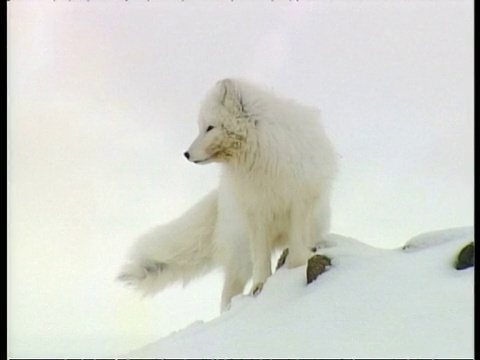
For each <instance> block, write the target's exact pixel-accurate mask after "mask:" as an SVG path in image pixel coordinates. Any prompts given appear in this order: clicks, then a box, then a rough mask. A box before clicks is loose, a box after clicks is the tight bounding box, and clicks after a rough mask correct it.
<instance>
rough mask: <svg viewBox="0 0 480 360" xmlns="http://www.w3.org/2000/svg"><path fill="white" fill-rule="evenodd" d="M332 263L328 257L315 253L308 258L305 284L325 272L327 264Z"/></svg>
mask: <svg viewBox="0 0 480 360" xmlns="http://www.w3.org/2000/svg"><path fill="white" fill-rule="evenodd" d="M330 265H332V261H331V260H330V258H328V257H326V256H325V255H321V254H317V255H314V256H312V257H311V258H310V259H308V263H307V284H310V283H311V282H312V281H315V280H316V278H317V277H318V276H319V275H320V274H322V273H323V272H325V270H326V269H327V266H330Z"/></svg>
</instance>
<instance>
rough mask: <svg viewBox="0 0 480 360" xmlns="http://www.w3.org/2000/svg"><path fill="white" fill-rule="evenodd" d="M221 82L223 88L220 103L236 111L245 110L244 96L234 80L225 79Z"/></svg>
mask: <svg viewBox="0 0 480 360" xmlns="http://www.w3.org/2000/svg"><path fill="white" fill-rule="evenodd" d="M219 84H220V86H221V89H222V91H221V96H220V99H221V100H220V103H221V104H222V105H223V106H225V107H226V108H227V109H229V110H231V111H233V112H235V113H238V112H244V107H243V102H242V96H241V94H240V92H239V89H238V88H237V87H236V86H235V82H234V80H232V79H223V80H221V81H219Z"/></svg>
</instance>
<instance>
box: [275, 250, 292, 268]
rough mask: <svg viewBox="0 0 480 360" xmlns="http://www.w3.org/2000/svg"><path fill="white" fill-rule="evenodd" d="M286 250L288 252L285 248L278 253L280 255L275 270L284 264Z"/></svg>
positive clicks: (286, 254)
mask: <svg viewBox="0 0 480 360" xmlns="http://www.w3.org/2000/svg"><path fill="white" fill-rule="evenodd" d="M288 252H289V250H288V248H286V249H285V250H283V252H282V255H280V257H279V258H278V261H277V267H276V269H275V270H278V269H280V268H281V267H282V266H283V265H285V261H286V260H287V256H288Z"/></svg>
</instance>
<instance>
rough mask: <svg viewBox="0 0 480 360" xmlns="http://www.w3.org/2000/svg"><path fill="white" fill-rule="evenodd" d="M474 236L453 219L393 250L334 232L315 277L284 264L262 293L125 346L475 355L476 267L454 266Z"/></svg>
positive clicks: (218, 354) (216, 352) (197, 353)
mask: <svg viewBox="0 0 480 360" xmlns="http://www.w3.org/2000/svg"><path fill="white" fill-rule="evenodd" d="M473 237H474V229H473V227H463V228H453V229H447V230H442V231H435V232H429V233H425V234H422V235H419V236H416V237H414V238H412V239H411V240H410V241H408V242H407V243H406V245H407V246H406V249H404V248H403V247H402V248H397V249H388V250H387V249H378V248H374V247H371V246H369V245H366V244H364V243H362V242H360V241H358V240H355V239H352V238H347V237H344V236H340V235H333V234H332V235H330V236H329V238H328V240H327V247H324V248H323V249H321V250H319V253H322V254H324V255H327V256H329V257H330V258H331V259H332V266H331V267H330V268H329V269H328V270H327V271H326V272H325V273H323V274H321V275H320V276H319V277H318V278H317V280H316V281H315V282H313V283H312V284H310V285H308V286H306V284H305V267H303V268H297V269H283V268H282V269H280V270H279V271H277V272H276V273H275V274H274V275H273V276H272V277H271V278H270V279H269V280H268V282H267V283H266V284H265V287H264V289H263V291H262V293H261V294H260V295H259V296H257V297H251V296H249V295H241V296H238V297H236V298H235V299H234V300H233V302H232V306H231V308H230V310H228V311H227V312H225V313H223V314H222V315H221V316H219V317H218V318H216V319H214V320H212V321H210V322H206V323H204V322H201V321H198V322H195V323H193V324H192V325H190V326H189V327H187V328H186V329H184V330H181V331H178V332H175V333H173V334H171V335H169V336H168V337H165V338H163V339H160V340H159V341H158V342H155V343H153V344H150V345H148V346H145V347H143V348H140V349H137V350H134V351H132V352H131V353H129V354H128V355H127V356H128V357H163V358H165V357H167V358H174V357H175V358H176V357H186V358H190V357H195V358H224V357H236V358H251V357H255V358H276V357H282V358H287V357H288V358H306V357H311V358H339V357H343V358H345V357H348V358H361V357H369V358H375V357H384V358H398V357H401V358H406V357H407V358H412V357H417V358H418V357H425V358H439V357H442V358H445V357H449V358H459V357H462V358H473V354H474V346H473V344H474V341H473V340H474V339H473V336H474V335H473V328H474V327H473V321H474V320H473V319H474V296H473V295H474V270H473V268H472V267H471V268H468V269H466V270H462V271H458V270H455V269H454V260H455V256H456V255H457V254H458V252H459V251H460V250H461V248H462V247H463V246H465V245H466V244H467V243H469V242H471V241H473ZM412 249H416V251H412ZM176 311H178V312H181V311H182V310H181V309H176ZM171 316H172V317H173V318H174V317H175V314H174V313H172V314H171Z"/></svg>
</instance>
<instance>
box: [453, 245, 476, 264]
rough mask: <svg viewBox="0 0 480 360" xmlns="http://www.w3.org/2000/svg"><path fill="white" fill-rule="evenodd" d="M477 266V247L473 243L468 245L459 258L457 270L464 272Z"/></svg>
mask: <svg viewBox="0 0 480 360" xmlns="http://www.w3.org/2000/svg"><path fill="white" fill-rule="evenodd" d="M474 265H475V245H474V244H473V242H471V243H470V244H468V245H466V246H465V247H464V248H463V249H462V250H460V253H459V254H458V256H457V263H456V264H455V269H457V270H463V269H467V268H469V267H471V266H474Z"/></svg>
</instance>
